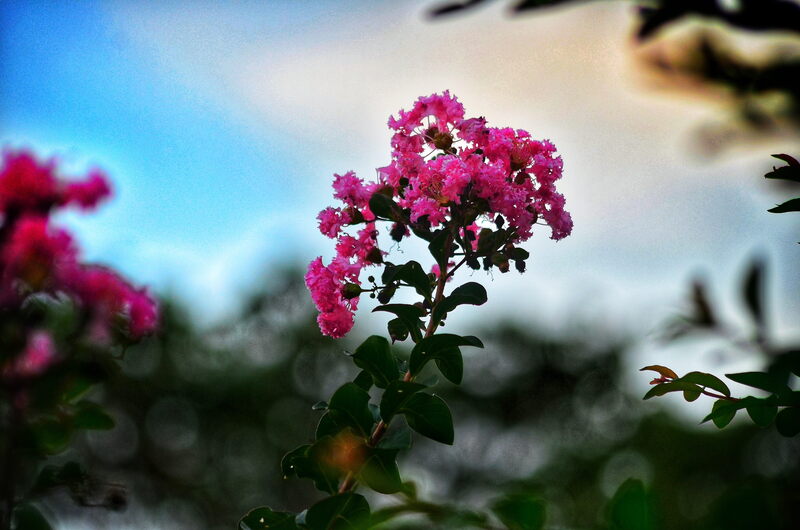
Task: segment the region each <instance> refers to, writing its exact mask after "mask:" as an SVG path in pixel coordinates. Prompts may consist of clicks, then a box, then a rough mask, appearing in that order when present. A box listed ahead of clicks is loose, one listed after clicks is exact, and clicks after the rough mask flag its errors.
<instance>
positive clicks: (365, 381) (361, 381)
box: [326, 370, 372, 408]
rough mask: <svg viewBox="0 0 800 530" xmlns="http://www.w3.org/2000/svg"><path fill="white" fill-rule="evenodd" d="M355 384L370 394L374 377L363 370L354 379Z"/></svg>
mask: <svg viewBox="0 0 800 530" xmlns="http://www.w3.org/2000/svg"><path fill="white" fill-rule="evenodd" d="M353 383H355V384H356V385H358V386H359V387H361V388H363V389H364V390H366V391H367V392H369V389H370V388H372V376H371V375H369V372H367V371H366V370H361V371H360V372H358V375H356V378H355V379H353ZM326 408H327V407H326Z"/></svg>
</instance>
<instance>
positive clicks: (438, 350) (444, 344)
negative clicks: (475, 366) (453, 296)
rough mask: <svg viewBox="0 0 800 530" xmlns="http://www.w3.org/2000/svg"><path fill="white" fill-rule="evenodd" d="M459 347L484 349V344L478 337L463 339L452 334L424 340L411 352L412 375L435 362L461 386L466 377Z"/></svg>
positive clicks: (434, 336) (450, 378) (410, 365)
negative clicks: (430, 362) (432, 361)
mask: <svg viewBox="0 0 800 530" xmlns="http://www.w3.org/2000/svg"><path fill="white" fill-rule="evenodd" d="M459 346H475V347H478V348H483V343H482V342H481V341H480V339H479V338H478V337H473V336H467V337H462V336H460V335H454V334H451V333H441V334H439V335H431V336H430V337H426V338H424V339H422V340H421V341H419V342H418V343H417V344H416V345H415V346H414V349H413V350H411V358H410V359H409V370H411V374H412V375H416V374H418V373H419V372H420V371H421V370H422V368H423V367H424V366H425V364H426V363H427V362H428V361H431V360H435V361H436V365H437V366H438V367H439V371H441V372H442V375H443V376H445V377H446V378H447V379H448V380H450V381H451V382H452V383H454V384H456V385H458V384H460V383H461V379H462V377H463V376H464V362H463V360H462V358H461V350H460V349H459Z"/></svg>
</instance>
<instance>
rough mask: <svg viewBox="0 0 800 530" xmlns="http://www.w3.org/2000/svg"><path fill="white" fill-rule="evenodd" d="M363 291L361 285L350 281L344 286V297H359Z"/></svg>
mask: <svg viewBox="0 0 800 530" xmlns="http://www.w3.org/2000/svg"><path fill="white" fill-rule="evenodd" d="M363 291H364V290H363V289H362V288H361V286H360V285H358V284H355V283H350V282H348V283H346V284H344V287H343V288H342V297H343V298H346V299H348V300H349V299H350V298H356V297H358V296H359V295H360V294H361V293H362V292H363Z"/></svg>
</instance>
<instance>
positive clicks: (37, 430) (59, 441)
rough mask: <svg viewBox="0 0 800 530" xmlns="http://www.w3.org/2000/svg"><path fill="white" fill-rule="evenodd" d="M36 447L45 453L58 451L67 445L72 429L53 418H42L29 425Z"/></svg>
mask: <svg viewBox="0 0 800 530" xmlns="http://www.w3.org/2000/svg"><path fill="white" fill-rule="evenodd" d="M31 430H32V432H33V437H34V439H35V440H36V444H37V445H38V447H39V448H40V449H41V450H42V451H43V452H45V453H47V454H56V453H60V452H61V451H63V450H64V449H66V448H67V446H68V445H69V440H70V437H71V436H72V431H71V430H70V429H69V427H67V426H66V425H64V424H63V423H62V422H60V421H58V420H56V419H55V418H43V419H40V420H39V421H37V422H36V423H34V424H33V425H32V426H31Z"/></svg>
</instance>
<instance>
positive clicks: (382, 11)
mask: <svg viewBox="0 0 800 530" xmlns="http://www.w3.org/2000/svg"><path fill="white" fill-rule="evenodd" d="M496 4H498V8H490V9H483V10H481V11H479V12H478V13H475V14H474V15H471V16H469V17H463V18H458V19H454V20H451V21H448V22H435V23H434V22H430V21H427V20H425V19H424V17H423V16H422V12H423V9H424V7H425V6H429V5H430V2H426V1H421V0H420V1H415V2H407V3H403V2H391V3H389V2H387V3H369V2H329V3H325V2H320V3H304V2H288V1H285V2H272V3H264V2H226V3H197V2H176V1H172V2H159V3H151V2H134V1H130V2H121V1H117V2H102V3H101V2H74V3H66V2H63V3H56V2H16V1H5V2H3V3H0V24H1V25H2V32H1V33H0V39H2V41H0V42H1V44H2V45H1V46H0V118H1V121H0V142H1V143H2V144H3V145H10V146H12V147H20V146H28V147H32V148H34V149H36V150H37V151H38V152H40V153H42V154H45V155H48V156H49V155H58V156H59V157H61V158H63V159H64V161H65V163H66V165H67V166H68V167H70V168H73V169H75V170H76V171H79V170H81V169H83V168H86V167H88V166H90V165H93V164H96V165H99V166H100V167H102V168H104V169H106V170H107V171H108V173H109V174H110V175H111V177H112V178H113V181H114V183H115V187H116V190H117V194H116V197H115V199H114V200H113V201H112V202H110V203H109V204H107V205H105V207H104V208H102V210H101V211H100V212H98V213H97V214H93V215H90V216H85V217H79V216H77V215H70V216H67V218H66V219H65V222H67V223H69V224H70V225H71V226H72V227H74V229H75V230H76V231H77V232H78V234H79V237H80V239H81V241H82V242H83V246H84V249H85V251H86V254H87V256H88V257H89V258H90V259H92V260H97V261H102V262H106V263H110V264H112V265H114V266H116V267H118V268H120V269H122V270H123V271H124V272H125V273H126V274H128V275H130V276H131V277H133V278H134V279H136V280H137V281H138V282H143V283H148V284H153V285H155V286H156V287H157V288H158V289H160V290H161V291H173V292H176V293H178V294H179V295H180V296H182V297H183V298H184V299H186V300H189V301H190V302H191V303H192V304H193V306H194V307H195V308H196V310H197V312H198V314H199V315H200V316H202V317H203V318H204V319H206V320H209V319H213V318H218V317H220V316H221V315H224V314H225V312H226V311H229V310H231V309H232V308H234V307H235V305H236V302H237V300H238V294H239V293H241V292H242V291H243V290H245V289H246V288H247V287H248V286H251V285H253V284H254V283H255V282H257V281H262V279H263V278H264V273H265V271H268V268H269V264H271V263H278V262H280V261H283V260H286V259H295V260H298V261H301V262H302V261H306V260H309V259H311V258H313V257H314V256H316V255H320V254H321V255H323V256H326V257H327V256H330V255H331V254H332V252H333V248H332V244H331V243H330V241H328V240H326V239H325V238H323V237H322V236H320V235H319V234H317V233H315V230H314V227H315V226H314V225H315V221H314V216H315V214H316V212H317V211H318V210H320V209H322V208H323V207H325V206H326V205H327V204H328V203H329V202H330V199H329V197H330V188H329V184H330V178H331V175H332V173H334V172H343V171H347V170H349V169H355V170H356V171H357V172H358V173H359V174H360V175H361V176H363V177H366V178H369V177H371V176H372V175H374V168H375V167H378V166H382V165H385V164H386V162H387V157H388V138H389V133H388V130H387V129H386V127H385V123H386V118H387V117H388V115H389V114H390V113H392V112H396V111H397V109H399V108H401V107H405V106H408V105H410V104H411V102H412V101H413V100H414V99H415V98H416V97H417V96H420V95H425V94H430V93H431V92H434V91H441V90H444V89H450V90H451V91H453V92H454V93H456V94H457V95H459V97H460V98H461V99H462V101H463V102H464V103H465V106H466V108H467V112H468V114H472V115H485V116H487V117H488V118H489V120H490V122H491V123H492V124H494V125H510V126H514V127H520V128H526V129H528V130H530V131H531V132H532V133H533V135H534V136H535V137H545V138H550V139H552V140H553V141H554V142H555V143H556V145H557V146H558V147H559V150H560V152H561V153H562V154H563V156H564V160H565V178H564V181H563V183H562V189H563V190H564V192H565V194H566V196H567V200H568V208H569V209H570V210H571V211H572V213H573V217H574V218H575V224H576V228H575V233H574V235H573V236H571V237H570V238H568V239H567V240H564V241H562V242H559V243H553V242H552V241H550V240H549V239H547V234H544V233H543V234H541V236H540V237H538V238H535V240H534V241H532V243H531V248H532V250H533V254H534V261H533V262H532V263H531V270H530V272H529V273H527V274H526V275H525V276H523V277H519V276H516V275H513V274H510V275H504V276H502V277H500V276H496V277H495V278H494V279H489V280H488V281H489V282H491V284H492V287H491V289H490V291H491V292H493V293H494V295H493V297H492V301H491V302H490V306H487V307H488V309H487V310H490V311H492V312H493V313H496V312H506V313H508V314H515V315H517V316H518V318H521V319H522V320H525V319H539V320H543V321H545V322H548V323H550V324H552V325H557V323H558V322H565V321H572V320H574V319H576V318H583V319H585V320H590V321H597V320H601V321H602V320H610V321H612V322H616V323H627V324H628V325H631V326H633V327H635V326H637V325H639V324H641V323H642V322H643V321H646V322H648V323H652V322H654V321H657V320H658V319H659V318H662V317H663V316H664V315H665V314H668V313H671V312H674V311H676V310H677V308H678V307H679V306H680V302H681V300H682V294H683V293H684V292H685V290H686V285H687V282H688V279H689V278H690V277H691V276H692V275H693V274H695V273H696V272H698V271H711V272H713V273H714V275H715V280H716V281H717V282H718V285H717V286H716V287H717V291H718V292H719V293H720V294H721V295H724V298H725V299H726V301H727V302H728V304H729V305H732V303H733V300H732V297H731V296H730V294H729V293H730V292H731V291H732V290H733V287H734V284H735V282H736V279H737V276H738V274H739V273H740V271H741V270H742V268H743V266H744V261H745V259H746V258H747V256H749V255H750V254H751V253H753V252H756V251H757V252H761V253H764V254H767V255H768V256H770V257H771V258H773V259H774V262H775V267H774V269H773V270H774V272H775V274H774V275H773V279H772V282H771V287H772V289H773V291H774V292H776V293H777V295H776V300H777V301H776V302H775V304H776V307H787V308H790V309H792V310H793V311H794V314H796V311H797V309H798V308H799V307H798V302H797V300H798V299H800V297H798V296H797V294H798V292H799V291H800V278H797V275H796V271H793V270H792V268H791V264H793V263H797V259H798V257H800V255H798V254H799V253H798V248H797V247H800V246H799V245H796V243H795V241H796V240H797V235H796V234H797V223H796V222H794V220H792V219H789V218H787V217H786V216H783V217H781V216H773V215H769V214H767V213H766V212H765V210H766V209H767V208H768V207H770V206H771V205H773V204H774V203H775V202H778V201H780V200H781V197H780V196H778V195H776V194H775V193H773V192H772V191H771V190H770V189H769V188H768V187H767V186H766V185H764V183H763V182H761V181H759V175H761V174H763V173H764V171H765V170H766V169H767V168H768V167H769V165H770V161H769V160H768V159H767V155H768V154H769V153H771V152H780V151H782V150H787V149H789V147H787V146H786V145H780V144H779V143H778V144H765V145H760V146H758V149H753V150H750V151H746V150H741V149H740V150H730V151H728V152H727V153H725V154H724V156H720V157H718V158H716V159H707V158H698V156H697V154H696V153H697V149H696V148H695V147H694V146H693V144H694V143H696V141H697V140H696V137H695V136H694V132H695V131H696V129H697V128H698V127H699V126H702V125H703V124H705V123H707V122H708V121H709V120H712V121H713V120H714V119H716V118H718V117H719V115H720V114H719V108H715V107H712V106H710V105H706V104H704V103H703V102H702V101H696V100H685V99H680V98H676V97H670V96H669V95H668V94H665V93H663V92H662V93H659V92H657V91H655V90H653V89H652V86H647V83H646V82H645V81H643V80H642V79H640V78H639V77H638V74H637V71H638V70H637V68H636V67H635V59H634V58H633V54H632V53H631V46H630V40H629V38H628V36H629V33H628V32H629V29H630V25H631V16H630V12H629V11H628V10H627V9H626V8H625V6H624V5H621V4H619V3H611V4H608V5H606V4H605V3H602V5H592V6H589V7H584V8H580V9H573V10H565V11H555V12H550V13H548V14H544V15H541V16H536V17H525V18H521V19H519V20H509V19H508V17H506V16H505V15H504V14H503V12H502V9H500V7H499V5H501V4H503V3H502V2H497V3H496ZM565 27H569V28H571V29H572V30H573V31H564V29H563V28H565ZM443 58H444V59H443ZM762 180H763V179H762ZM406 250H407V255H409V256H412V257H413V256H415V254H414V250H413V249H406ZM264 281H269V280H268V278H267V280H264ZM520 293H524V294H523V295H521V294H520ZM776 312H777V311H776ZM362 313H365V314H364V315H363V317H359V318H363V319H364V320H368V319H369V318H372V317H369V316H368V315H367V314H366V313H368V310H363V311H362ZM780 314H781V315H784V316H781V317H780V318H783V319H784V321H783V322H782V327H783V328H785V329H791V327H792V323H791V322H790V321H791V319H790V318H789V317H787V316H785V314H786V313H785V312H780ZM789 314H791V313H789ZM632 317H635V318H632ZM794 329H795V330H796V326H795V328H794Z"/></svg>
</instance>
